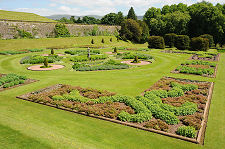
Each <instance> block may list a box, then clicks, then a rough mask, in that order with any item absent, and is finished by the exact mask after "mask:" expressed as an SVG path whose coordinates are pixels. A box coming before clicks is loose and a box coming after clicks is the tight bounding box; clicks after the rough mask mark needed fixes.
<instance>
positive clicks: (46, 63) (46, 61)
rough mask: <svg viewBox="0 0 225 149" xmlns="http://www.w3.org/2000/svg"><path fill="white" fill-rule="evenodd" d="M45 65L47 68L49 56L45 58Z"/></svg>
mask: <svg viewBox="0 0 225 149" xmlns="http://www.w3.org/2000/svg"><path fill="white" fill-rule="evenodd" d="M44 66H45V67H46V68H47V67H48V58H45V59H44Z"/></svg>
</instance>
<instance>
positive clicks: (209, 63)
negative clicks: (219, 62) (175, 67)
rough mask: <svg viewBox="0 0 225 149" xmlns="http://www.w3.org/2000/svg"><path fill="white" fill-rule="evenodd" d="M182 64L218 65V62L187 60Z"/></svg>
mask: <svg viewBox="0 0 225 149" xmlns="http://www.w3.org/2000/svg"><path fill="white" fill-rule="evenodd" d="M181 64H182V65H209V66H210V67H216V63H213V62H209V61H195V60H192V61H185V62H183V63H181Z"/></svg>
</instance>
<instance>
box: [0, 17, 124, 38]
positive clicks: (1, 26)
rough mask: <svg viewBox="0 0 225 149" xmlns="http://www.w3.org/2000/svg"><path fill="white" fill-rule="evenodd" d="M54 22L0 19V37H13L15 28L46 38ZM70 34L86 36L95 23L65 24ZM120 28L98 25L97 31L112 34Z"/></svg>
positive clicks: (52, 30)
mask: <svg viewBox="0 0 225 149" xmlns="http://www.w3.org/2000/svg"><path fill="white" fill-rule="evenodd" d="M55 24H56V23H54V22H53V23H52V22H49V23H45V22H23V21H9V20H0V37H1V38H2V39H13V38H14V37H15V36H17V35H18V32H17V29H20V30H22V29H23V30H25V31H27V32H30V33H32V34H33V35H34V36H35V38H46V37H50V36H52V35H54V34H53V33H54V28H55ZM65 25H66V27H67V28H68V30H69V32H70V34H71V35H74V36H86V35H87V34H88V33H90V32H91V31H92V30H93V27H94V26H95V25H80V24H65ZM119 29H120V26H107V25H98V33H101V34H107V33H108V34H113V33H115V32H116V31H118V30H119Z"/></svg>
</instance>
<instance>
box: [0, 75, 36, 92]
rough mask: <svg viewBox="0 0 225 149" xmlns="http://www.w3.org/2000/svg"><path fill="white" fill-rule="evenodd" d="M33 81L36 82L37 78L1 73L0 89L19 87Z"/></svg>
mask: <svg viewBox="0 0 225 149" xmlns="http://www.w3.org/2000/svg"><path fill="white" fill-rule="evenodd" d="M33 82H36V80H32V79H28V78H27V77H26V76H21V75H17V74H0V91H4V90H7V89H10V88H15V87H19V86H22V85H25V84H29V83H33Z"/></svg>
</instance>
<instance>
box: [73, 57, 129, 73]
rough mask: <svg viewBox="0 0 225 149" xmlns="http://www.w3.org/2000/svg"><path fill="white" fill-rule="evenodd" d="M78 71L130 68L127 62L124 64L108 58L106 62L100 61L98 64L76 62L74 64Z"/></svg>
mask: <svg viewBox="0 0 225 149" xmlns="http://www.w3.org/2000/svg"><path fill="white" fill-rule="evenodd" d="M72 67H73V69H74V70H76V71H97V70H115V69H117V70H118V69H128V68H129V66H128V65H127V64H122V63H120V62H116V61H114V60H108V61H106V62H100V63H96V64H85V63H77V62H75V63H74V65H73V66H72Z"/></svg>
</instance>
